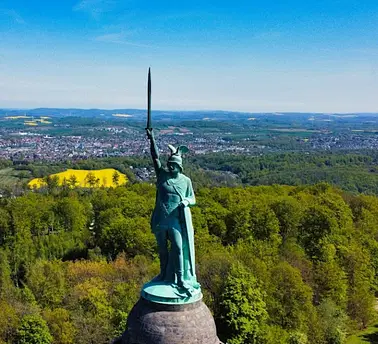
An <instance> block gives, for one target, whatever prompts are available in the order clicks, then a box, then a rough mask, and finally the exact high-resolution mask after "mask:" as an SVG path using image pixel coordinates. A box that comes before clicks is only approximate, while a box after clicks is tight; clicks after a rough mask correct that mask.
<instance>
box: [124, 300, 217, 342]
mask: <svg viewBox="0 0 378 344" xmlns="http://www.w3.org/2000/svg"><path fill="white" fill-rule="evenodd" d="M121 343H122V344H221V341H220V340H219V339H218V337H217V333H216V327H215V323H214V319H213V316H212V315H211V313H210V311H209V309H208V308H207V306H206V305H205V304H204V303H203V302H202V301H198V302H195V303H191V304H184V305H164V304H158V303H153V302H150V301H147V300H145V299H143V298H141V299H139V301H138V302H137V303H136V304H135V306H134V308H133V309H132V310H131V312H130V314H129V318H128V320H127V329H126V331H125V333H124V334H123V336H122V339H121Z"/></svg>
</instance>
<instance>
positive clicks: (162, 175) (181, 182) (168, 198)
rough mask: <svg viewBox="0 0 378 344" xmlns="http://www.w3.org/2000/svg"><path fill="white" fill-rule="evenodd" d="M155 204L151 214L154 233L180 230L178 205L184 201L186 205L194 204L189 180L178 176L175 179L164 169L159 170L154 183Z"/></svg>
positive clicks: (180, 175)
mask: <svg viewBox="0 0 378 344" xmlns="http://www.w3.org/2000/svg"><path fill="white" fill-rule="evenodd" d="M156 189H157V191H156V204H155V209H154V212H153V214H152V219H151V228H152V231H153V232H154V233H156V232H157V231H159V230H167V229H170V228H176V229H178V230H180V229H181V227H182V225H181V223H180V209H179V205H180V203H181V202H182V201H184V200H186V201H187V202H188V205H189V206H190V205H194V204H195V197H194V192H193V187H192V182H191V180H190V179H189V178H188V177H186V176H184V175H183V174H181V173H180V174H179V175H178V176H177V178H171V175H170V173H169V172H168V171H166V170H165V169H164V168H160V169H159V171H158V174H157V183H156Z"/></svg>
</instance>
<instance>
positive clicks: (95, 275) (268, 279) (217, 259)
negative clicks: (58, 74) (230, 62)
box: [0, 162, 378, 344]
mask: <svg viewBox="0 0 378 344" xmlns="http://www.w3.org/2000/svg"><path fill="white" fill-rule="evenodd" d="M362 163H363V162H361V164H362ZM195 191H196V197H197V206H195V207H193V208H192V213H193V221H194V228H195V240H196V255H197V259H196V260H197V262H198V264H197V270H198V271H197V273H198V279H199V282H200V283H201V285H202V290H203V294H204V301H205V303H206V304H207V305H208V307H209V308H210V309H211V311H212V313H213V316H214V318H215V321H216V324H217V328H218V334H219V337H220V338H221V340H223V341H224V342H226V341H227V343H229V344H246V343H261V344H277V343H278V344H279V343H282V344H284V343H287V344H306V343H309V344H310V343H311V344H312V343H314V344H337V343H344V342H345V339H346V337H347V336H348V335H349V334H351V333H354V332H356V331H358V330H359V329H362V328H365V327H366V326H367V325H368V324H369V323H370V322H371V321H373V320H374V315H375V312H374V307H375V305H376V303H375V295H376V293H377V292H378V198H377V197H376V196H374V195H363V194H357V193H352V192H346V191H343V190H342V189H339V188H336V187H334V186H331V185H329V184H327V183H319V184H316V185H312V186H282V185H271V186H248V185H245V186H235V187H198V186H197V187H196V190H195ZM154 198H155V186H154V185H153V184H152V183H132V182H130V183H128V184H127V185H125V186H119V187H116V188H95V189H86V188H73V189H72V188H69V187H67V186H63V187H59V186H57V185H56V184H50V185H48V186H47V187H45V188H42V189H41V190H39V191H38V192H36V191H28V192H25V193H24V194H23V195H21V196H19V197H3V198H1V199H0V343H17V344H21V343H31V344H33V343H36V344H37V343H38V344H45V343H46V344H48V343H57V344H70V343H78V344H90V343H109V342H110V341H111V339H113V338H116V337H117V336H119V335H120V334H121V333H122V332H123V331H124V329H125V325H126V321H127V316H128V313H129V311H130V310H131V308H132V306H133V305H134V303H135V302H136V301H137V299H138V297H139V291H140V288H141V286H142V284H143V283H145V282H146V281H148V280H150V279H151V277H153V276H154V275H155V274H157V272H158V270H159V264H158V255H157V247H156V243H155V238H154V236H153V234H152V233H151V230H150V225H149V221H150V215H151V212H152V209H153V206H154Z"/></svg>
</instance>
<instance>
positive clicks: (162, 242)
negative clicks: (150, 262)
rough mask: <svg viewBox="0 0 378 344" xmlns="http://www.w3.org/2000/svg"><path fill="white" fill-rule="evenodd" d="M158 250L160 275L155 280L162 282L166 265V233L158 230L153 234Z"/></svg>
mask: <svg viewBox="0 0 378 344" xmlns="http://www.w3.org/2000/svg"><path fill="white" fill-rule="evenodd" d="M155 236H156V241H157V244H158V250H159V259H160V274H159V275H158V276H157V277H155V280H159V281H163V280H164V279H165V277H166V271H167V265H168V231H167V230H162V229H160V230H159V231H157V232H156V233H155Z"/></svg>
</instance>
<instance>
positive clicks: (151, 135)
mask: <svg viewBox="0 0 378 344" xmlns="http://www.w3.org/2000/svg"><path fill="white" fill-rule="evenodd" d="M152 130H153V129H148V128H147V129H146V134H147V137H148V139H149V140H151V139H153V137H154V133H153V131H152Z"/></svg>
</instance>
